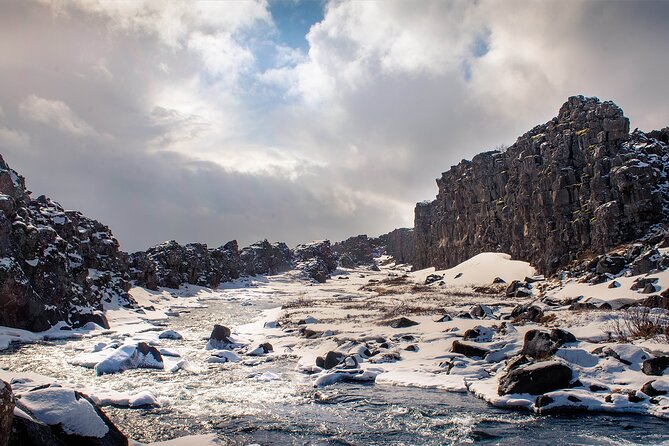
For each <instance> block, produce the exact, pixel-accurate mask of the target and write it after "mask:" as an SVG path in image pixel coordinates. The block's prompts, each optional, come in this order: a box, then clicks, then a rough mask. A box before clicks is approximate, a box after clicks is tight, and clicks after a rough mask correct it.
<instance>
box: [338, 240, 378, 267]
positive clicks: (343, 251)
mask: <svg viewBox="0 0 669 446" xmlns="http://www.w3.org/2000/svg"><path fill="white" fill-rule="evenodd" d="M379 245H380V243H379V241H378V239H374V238H370V237H367V236H366V235H364V234H363V235H356V236H355V237H349V238H347V239H346V240H343V241H341V242H337V243H335V244H334V245H333V246H332V250H333V251H334V252H335V254H336V255H337V257H338V258H339V265H340V266H342V267H344V268H355V267H356V266H363V265H364V266H368V265H371V264H373V263H374V257H376V256H378V255H380V254H381V252H380V246H379Z"/></svg>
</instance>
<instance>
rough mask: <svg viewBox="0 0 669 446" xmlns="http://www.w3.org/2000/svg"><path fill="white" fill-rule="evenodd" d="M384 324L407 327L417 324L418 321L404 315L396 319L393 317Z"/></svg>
mask: <svg viewBox="0 0 669 446" xmlns="http://www.w3.org/2000/svg"><path fill="white" fill-rule="evenodd" d="M386 325H388V326H389V327H392V328H407V327H413V326H414V325H418V322H416V321H412V320H411V319H407V318H405V317H400V318H397V319H393V320H392V321H390V322H388V323H387V324H386Z"/></svg>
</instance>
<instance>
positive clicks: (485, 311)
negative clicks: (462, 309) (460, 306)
mask: <svg viewBox="0 0 669 446" xmlns="http://www.w3.org/2000/svg"><path fill="white" fill-rule="evenodd" d="M469 314H471V316H472V318H477V319H484V318H487V317H488V318H493V319H494V316H493V314H492V310H491V309H490V308H489V307H488V306H486V305H482V304H476V305H474V306H473V307H472V308H471V309H470V310H469Z"/></svg>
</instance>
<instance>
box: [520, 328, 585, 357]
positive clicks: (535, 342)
mask: <svg viewBox="0 0 669 446" xmlns="http://www.w3.org/2000/svg"><path fill="white" fill-rule="evenodd" d="M575 341H576V338H575V337H574V335H573V334H571V333H569V332H568V331H565V330H561V329H554V330H551V332H550V333H549V332H546V331H542V330H530V331H528V332H527V333H525V338H524V340H523V348H522V350H521V351H520V353H521V354H522V355H526V356H529V357H530V358H533V359H545V358H549V357H551V356H553V354H555V352H556V351H557V349H558V348H559V347H561V346H562V345H563V344H566V343H569V342H575Z"/></svg>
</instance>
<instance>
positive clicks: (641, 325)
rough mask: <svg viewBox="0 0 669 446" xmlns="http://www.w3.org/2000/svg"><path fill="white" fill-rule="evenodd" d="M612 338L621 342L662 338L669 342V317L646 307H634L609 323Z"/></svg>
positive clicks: (664, 313)
mask: <svg viewBox="0 0 669 446" xmlns="http://www.w3.org/2000/svg"><path fill="white" fill-rule="evenodd" d="M607 328H608V330H609V333H610V336H611V337H613V338H616V339H618V341H620V342H629V341H630V340H633V339H651V338H654V337H656V336H660V337H662V338H663V339H664V341H665V342H669V315H668V314H667V313H666V312H661V311H653V310H652V309H651V308H646V307H632V308H628V309H627V310H625V311H624V312H623V313H622V314H621V315H619V316H618V317H615V318H614V319H611V320H610V321H609V323H608V327H607Z"/></svg>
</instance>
